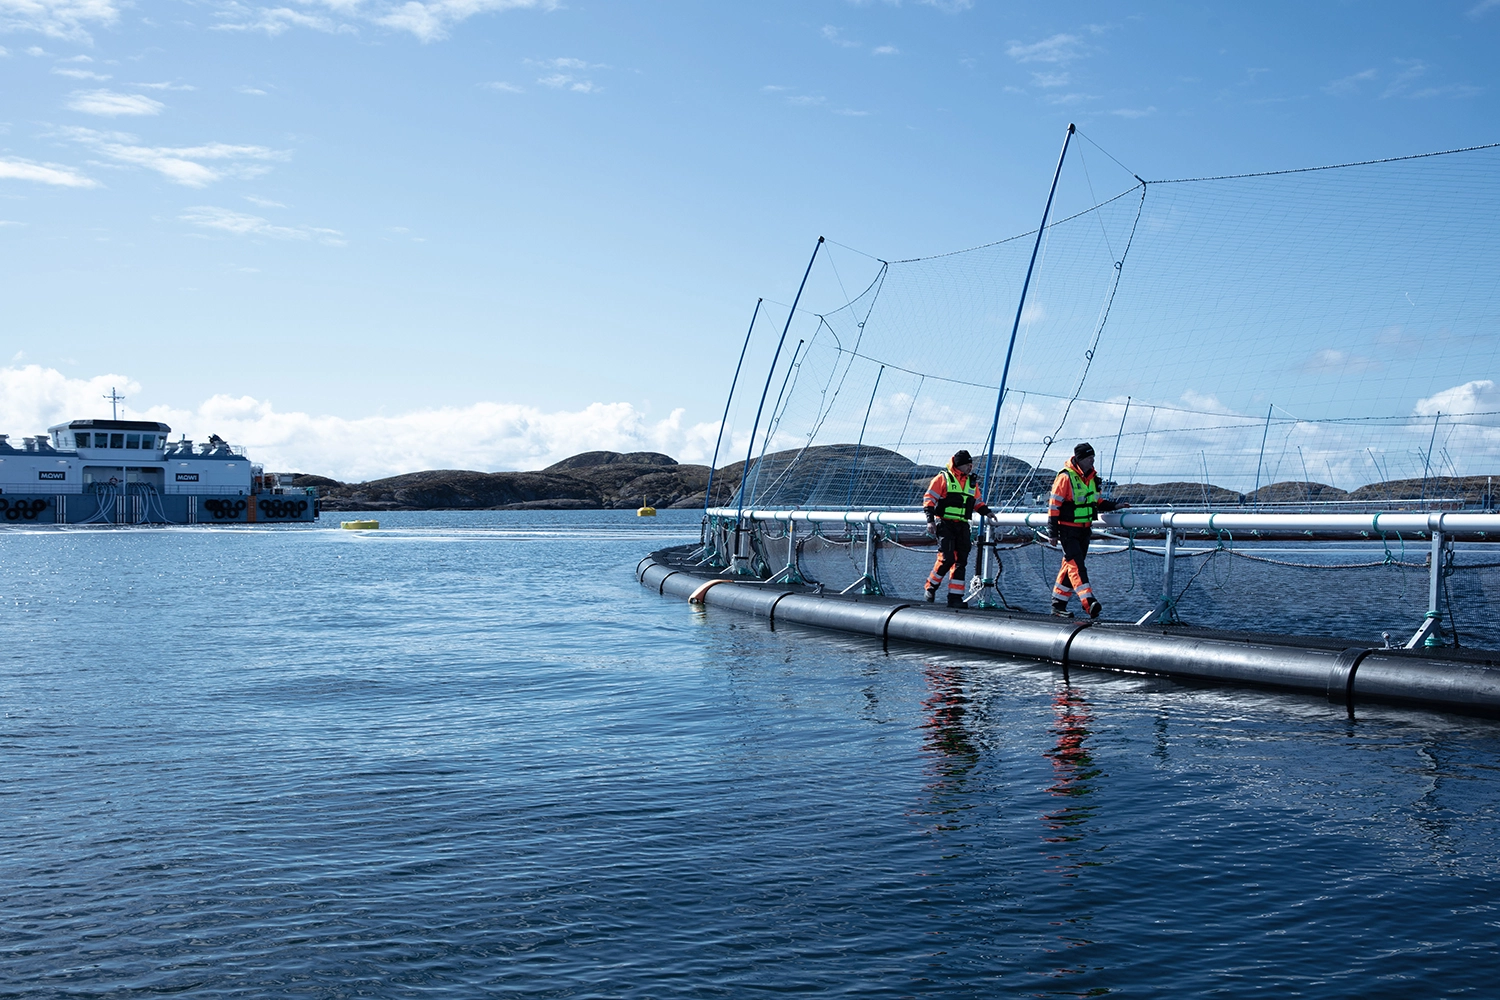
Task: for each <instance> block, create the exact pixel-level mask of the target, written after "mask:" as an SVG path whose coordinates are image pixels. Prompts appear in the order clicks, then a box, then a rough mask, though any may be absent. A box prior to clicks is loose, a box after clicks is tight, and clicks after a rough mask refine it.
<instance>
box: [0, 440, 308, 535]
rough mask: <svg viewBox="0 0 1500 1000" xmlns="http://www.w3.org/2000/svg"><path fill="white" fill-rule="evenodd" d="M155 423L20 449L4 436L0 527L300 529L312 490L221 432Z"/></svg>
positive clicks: (0, 447) (30, 442)
mask: <svg viewBox="0 0 1500 1000" xmlns="http://www.w3.org/2000/svg"><path fill="white" fill-rule="evenodd" d="M171 431H172V428H171V427H169V426H168V425H166V424H164V423H161V422H159V421H154V420H73V421H70V422H68V423H65V424H56V425H54V426H52V427H49V428H48V429H47V433H46V434H45V435H37V436H35V437H27V438H24V439H23V441H22V445H21V447H19V448H18V447H15V446H14V445H12V444H10V441H9V435H5V434H0V525H6V526H16V525H36V524H216V525H227V524H257V523H274V524H295V523H310V522H312V521H315V520H317V517H318V496H317V491H316V489H313V488H307V487H296V486H292V485H283V484H282V482H281V481H280V480H281V479H282V478H284V477H279V476H277V475H275V474H267V473H266V472H265V471H264V470H263V469H262V467H261V466H260V465H257V464H255V463H253V462H251V461H250V460H249V459H248V458H246V457H245V451H244V449H243V448H239V447H235V446H232V445H230V444H229V443H228V442H226V441H224V440H223V439H222V438H220V437H219V436H218V435H214V436H212V437H210V438H209V440H208V441H205V442H202V443H195V442H193V441H190V440H188V439H187V438H186V437H182V438H180V439H179V440H177V441H172V440H171V439H170V435H171Z"/></svg>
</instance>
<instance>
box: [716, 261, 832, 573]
mask: <svg viewBox="0 0 1500 1000" xmlns="http://www.w3.org/2000/svg"><path fill="white" fill-rule="evenodd" d="M821 249H823V237H821V236H819V237H818V242H817V243H815V244H814V245H813V252H812V256H811V257H809V258H808V260H807V270H806V271H803V272H802V283H801V284H800V285H798V286H797V297H796V298H794V299H792V307H791V308H790V309H788V310H787V313H786V325H785V326H783V327H782V328H781V339H780V340H778V341H776V353H775V354H773V355H772V356H771V367H770V368H768V369H767V370H766V387H765V388H764V389H762V390H761V391H760V405H759V406H757V407H756V408H755V423H753V424H752V425H751V426H750V443H749V445H748V446H747V447H746V448H745V467H744V468H742V469H741V470H740V493H739V498H738V500H737V501H736V503H737V506H738V507H739V510H737V511H736V512H735V516H734V542H735V546H734V555H735V557H736V558H738V556H739V541H740V537H739V536H740V531H741V530H742V528H741V522H742V521H743V520H744V517H745V484H746V483H747V482H748V481H749V479H750V456H752V455H754V454H755V435H756V432H757V431H759V430H760V415H761V413H762V412H763V411H764V410H765V408H766V396H767V395H769V394H770V392H771V379H772V377H773V376H774V375H775V374H776V362H778V361H780V360H781V349H782V348H783V347H785V346H786V334H787V331H788V330H790V329H791V328H792V320H793V319H795V318H796V316H797V303H799V302H801V301H802V291H803V289H805V288H806V287H807V279H808V276H809V275H811V274H812V269H813V264H814V263H815V262H816V261H817V259H818V251H819V250H821Z"/></svg>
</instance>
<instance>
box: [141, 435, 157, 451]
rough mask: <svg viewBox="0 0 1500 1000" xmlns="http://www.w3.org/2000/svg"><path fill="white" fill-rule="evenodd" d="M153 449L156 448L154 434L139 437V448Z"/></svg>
mask: <svg viewBox="0 0 1500 1000" xmlns="http://www.w3.org/2000/svg"><path fill="white" fill-rule="evenodd" d="M155 447H156V435H155V434H142V435H141V448H142V449H143V450H149V449H151V448H155Z"/></svg>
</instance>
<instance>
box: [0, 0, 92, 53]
mask: <svg viewBox="0 0 1500 1000" xmlns="http://www.w3.org/2000/svg"><path fill="white" fill-rule="evenodd" d="M119 18H120V10H119V8H118V7H116V6H115V4H114V2H113V0H0V31H36V32H40V33H41V34H44V35H48V36H50V37H52V38H63V39H67V40H69V41H75V42H87V41H89V33H88V31H87V30H86V28H85V25H97V26H100V27H107V26H109V25H111V24H114V23H115V22H116V21H117V20H119ZM33 48H35V47H34V46H33ZM28 51H31V50H28ZM32 54H33V55H36V54H42V53H41V52H40V50H39V49H37V50H36V51H34V52H32Z"/></svg>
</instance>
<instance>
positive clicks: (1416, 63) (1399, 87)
mask: <svg viewBox="0 0 1500 1000" xmlns="http://www.w3.org/2000/svg"><path fill="white" fill-rule="evenodd" d="M1396 62H1397V63H1399V64H1400V65H1402V66H1405V67H1406V68H1405V69H1403V70H1402V71H1401V72H1400V73H1397V74H1396V77H1395V79H1393V80H1392V81H1391V82H1390V83H1389V84H1387V85H1386V88H1385V91H1384V92H1383V93H1382V94H1381V95H1380V96H1381V97H1382V98H1387V97H1400V96H1401V95H1402V94H1404V93H1406V92H1407V91H1408V90H1410V89H1411V84H1412V82H1413V81H1414V80H1417V79H1418V78H1420V77H1421V76H1422V75H1424V74H1425V73H1426V72H1427V64H1426V63H1424V62H1423V61H1422V60H1420V59H1397V60H1396Z"/></svg>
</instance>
